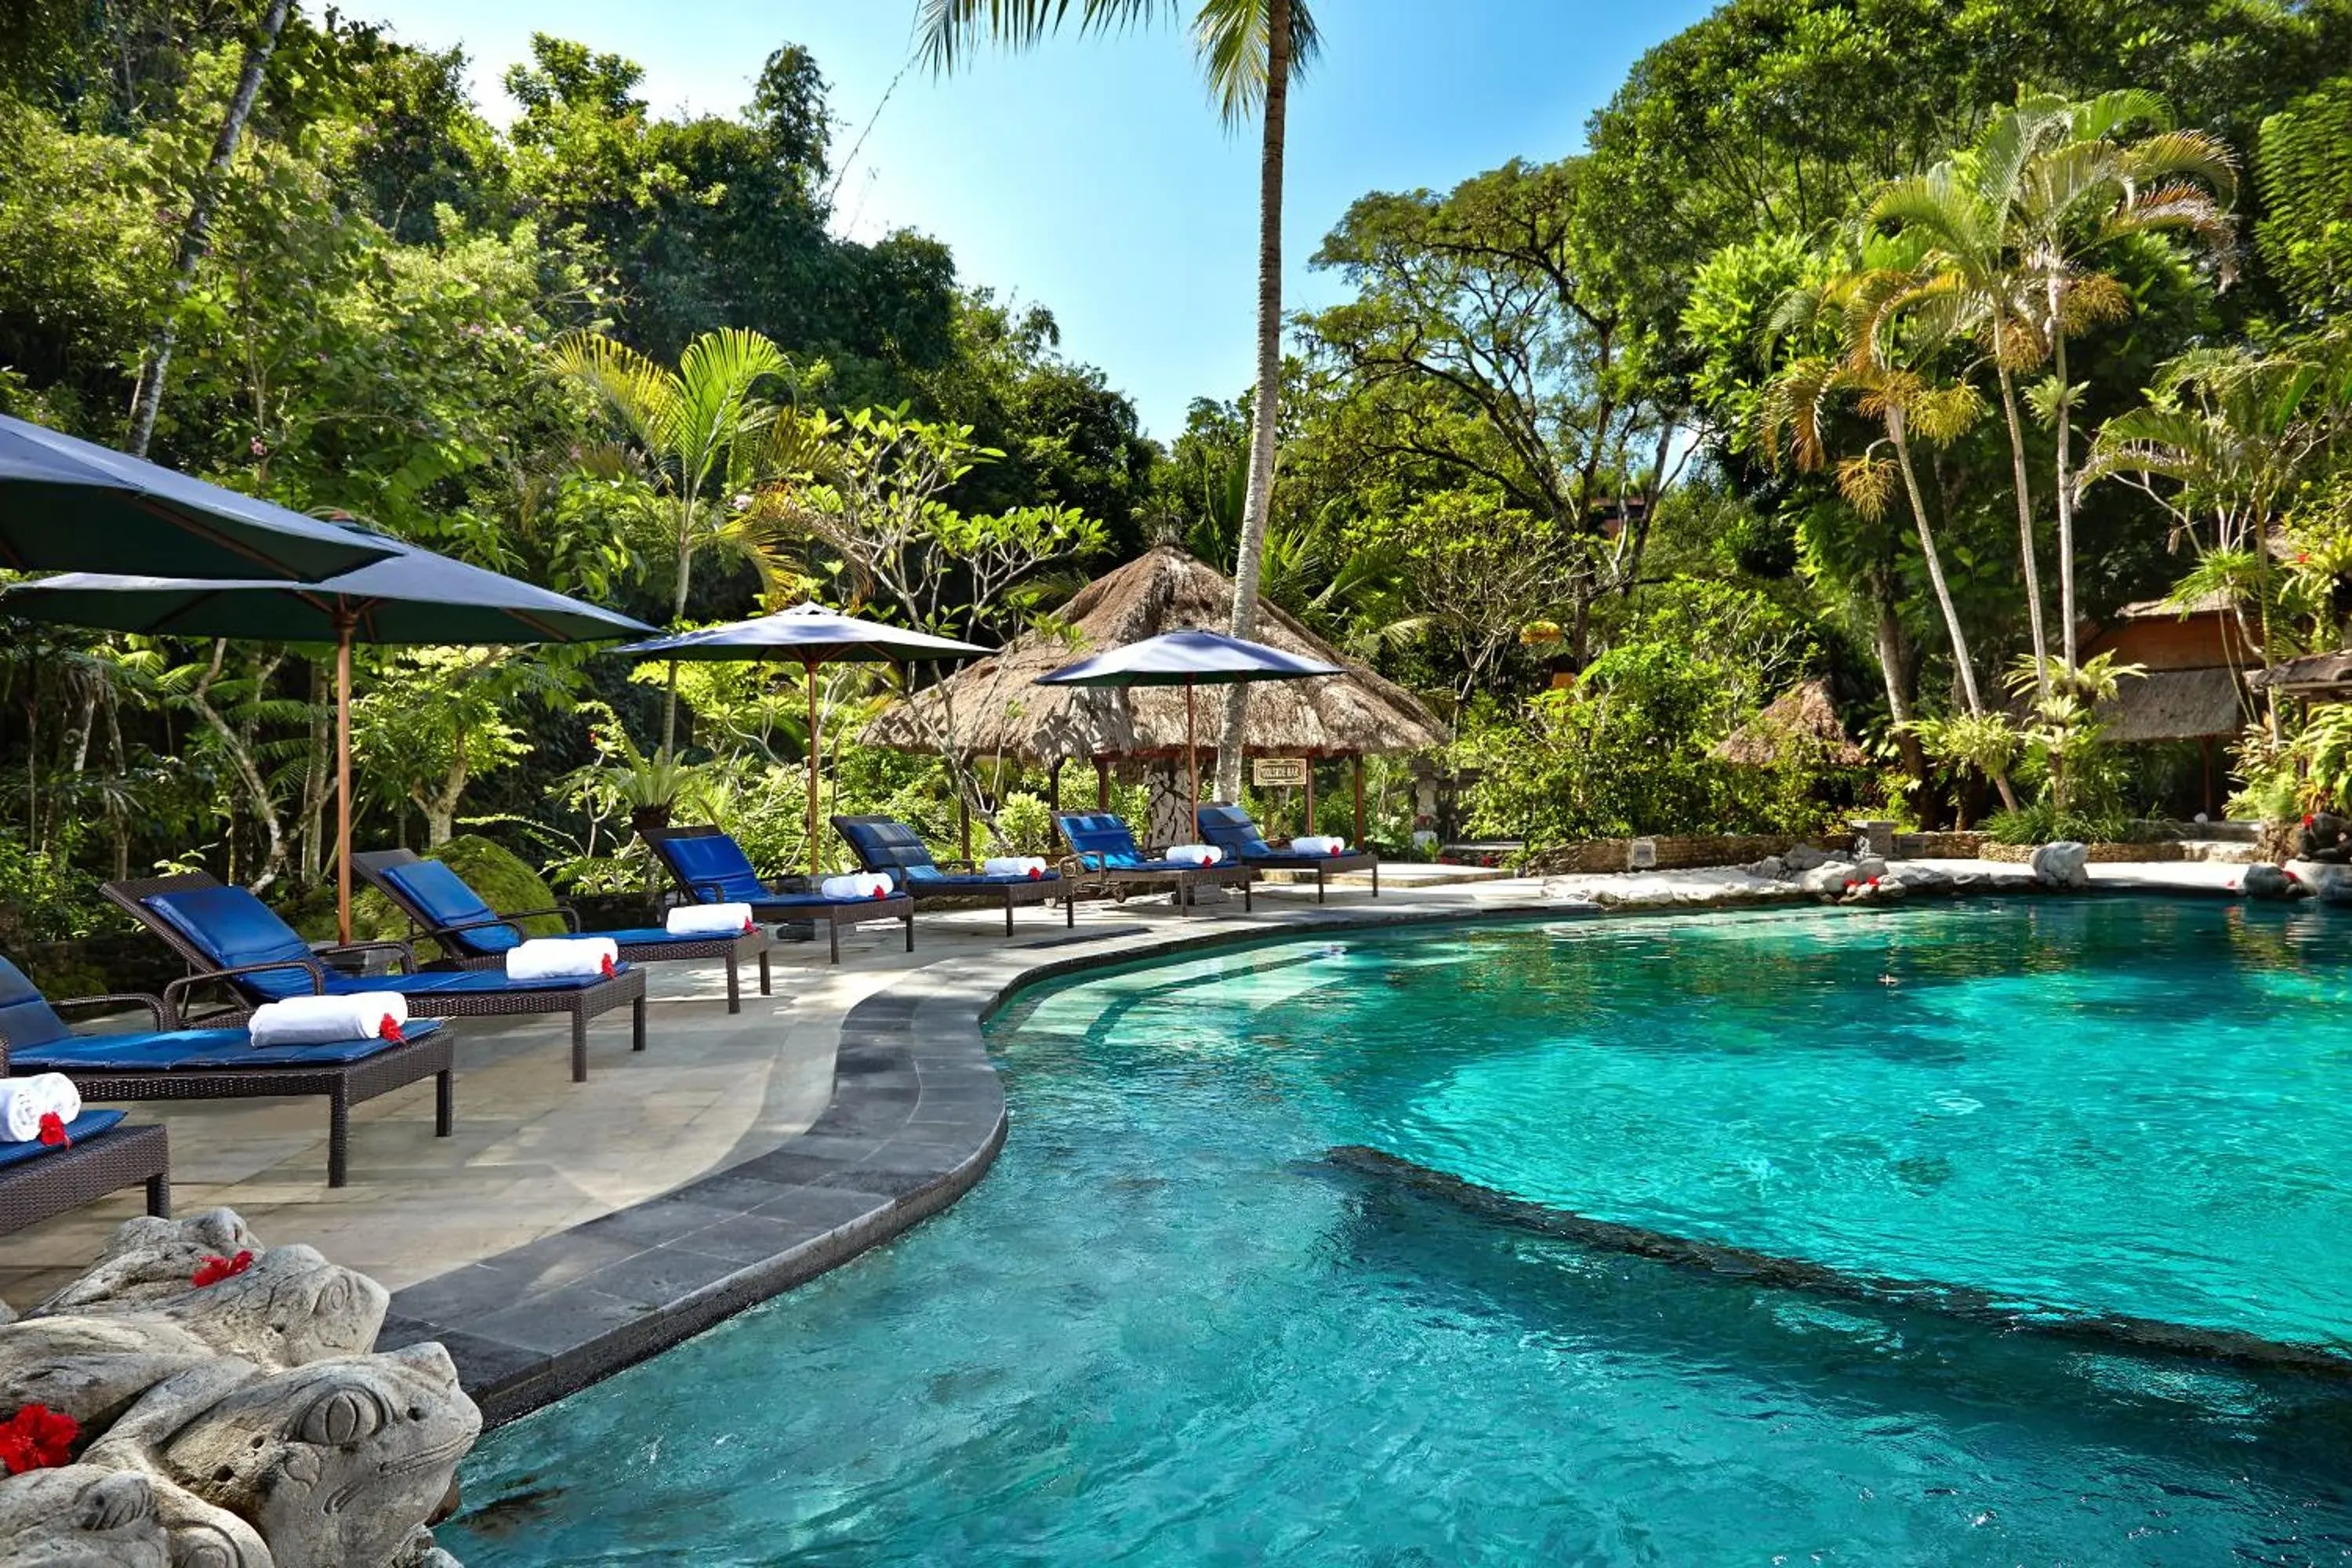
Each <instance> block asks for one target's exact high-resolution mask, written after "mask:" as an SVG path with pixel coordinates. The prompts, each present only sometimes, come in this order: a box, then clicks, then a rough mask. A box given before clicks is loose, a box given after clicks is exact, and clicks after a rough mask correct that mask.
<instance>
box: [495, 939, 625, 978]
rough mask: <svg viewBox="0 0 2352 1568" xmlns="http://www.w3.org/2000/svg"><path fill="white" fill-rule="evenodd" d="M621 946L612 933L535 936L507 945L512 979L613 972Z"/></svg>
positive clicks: (508, 969) (590, 976)
mask: <svg viewBox="0 0 2352 1568" xmlns="http://www.w3.org/2000/svg"><path fill="white" fill-rule="evenodd" d="M620 963H621V950H620V948H619V947H618V946H617V945H616V944H615V943H614V941H613V939H612V938H611V937H609V936H541V937H533V938H532V939H531V940H530V941H529V942H524V943H523V944H522V945H521V946H520V947H510V948H509V949H507V978H508V979H509V980H573V979H588V978H593V977H594V976H596V975H599V974H610V973H613V972H614V970H615V969H617V968H619V967H620Z"/></svg>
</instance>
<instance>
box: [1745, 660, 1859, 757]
mask: <svg viewBox="0 0 2352 1568" xmlns="http://www.w3.org/2000/svg"><path fill="white" fill-rule="evenodd" d="M1790 742H1813V743H1815V744H1817V745H1819V746H1820V747H1821V748H1822V752H1823V753H1824V754H1825V755H1826V756H1827V757H1828V759H1829V761H1831V762H1832V763H1835V764H1836V765H1837V766H1839V767H1846V768H1851V767H1858V766H1860V765H1861V764H1862V763H1866V762H1868V761H1869V760H1870V753H1869V752H1865V751H1864V750H1863V749H1862V748H1861V747H1860V746H1857V745H1855V744H1854V743H1853V737H1852V736H1850V735H1848V734H1847V733H1846V732H1845V725H1844V723H1843V721H1840V720H1839V718H1838V714H1837V704H1835V703H1834V702H1832V701H1831V700H1830V689H1829V688H1828V687H1827V686H1825V685H1823V684H1822V682H1820V681H1818V680H1805V681H1800V682H1799V683H1798V684H1796V685H1794V686H1792V687H1790V688H1789V689H1788V690H1786V691H1783V692H1782V693H1780V696H1778V697H1776V698H1774V699H1773V700H1771V702H1769V704H1767V705H1766V706H1765V708H1764V709H1763V710H1762V711H1760V712H1759V713H1758V714H1757V715H1756V717H1754V718H1753V719H1750V720H1749V721H1748V722H1747V723H1745V724H1742V725H1741V726H1739V728H1738V729H1737V730H1734V731H1732V732H1731V733H1730V734H1728V735H1727V736H1725V737H1724V738H1723V740H1722V741H1721V742H1719V743H1717V746H1716V748H1715V754H1716V755H1717V756H1718V757H1721V758H1722V759H1723V760H1724V761H1725V762H1727V763H1741V764H1743V765H1745V766H1748V767H1769V766H1771V765H1772V764H1773V763H1777V762H1779V761H1780V757H1781V754H1782V753H1783V752H1785V751H1786V750H1787V749H1788V747H1789V745H1790Z"/></svg>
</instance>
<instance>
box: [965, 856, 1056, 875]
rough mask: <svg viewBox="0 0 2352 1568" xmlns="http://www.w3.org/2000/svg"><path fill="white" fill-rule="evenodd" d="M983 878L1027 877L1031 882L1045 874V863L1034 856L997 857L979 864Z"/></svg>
mask: <svg viewBox="0 0 2352 1568" xmlns="http://www.w3.org/2000/svg"><path fill="white" fill-rule="evenodd" d="M980 874H981V875H982V876H983V877H1027V878H1029V879H1032V880H1034V879H1037V878H1039V877H1042V876H1044V875H1045V861H1044V860H1043V859H1041V858H1038V857H1037V856H1034V855H997V856H992V857H991V858H988V859H986V860H982V862H981V863H980Z"/></svg>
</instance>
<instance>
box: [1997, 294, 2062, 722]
mask: <svg viewBox="0 0 2352 1568" xmlns="http://www.w3.org/2000/svg"><path fill="white" fill-rule="evenodd" d="M1992 353H1993V365H1994V369H1995V370H1996V371H1997V372H1998V373H1999V374H2000V409H2001V413H2002V415H2003V416H2005V417H2006V418H2007V419H2008V421H2009V466H2010V479H2011V483H2012V484H2013V485H2014V486H2015V487H2016V489H2017V549H2018V555H2019V558H2020V559H2021V561H2022V562H2023V563H2024V564H2025V613H2026V620H2027V622H2028V624H2029V625H2030V626H2031V627H2032V633H2033V677H2034V685H2035V687H2036V688H2037V689H2039V690H2040V691H2041V692H2042V695H2044V696H2047V695H2048V694H2049V691H2050V638H2049V636H2048V634H2047V633H2045V632H2044V631H2043V630H2042V568H2041V567H2040V566H2039V565H2037V564H2036V563H2035V562H2034V559H2033V492H2032V489H2031V488H2030V487H2029V485H2028V483H2027V480H2026V476H2025V426H2023V425H2022V424H2021V423H2020V422H2019V420H2018V417H2017V384H2016V382H2015V381H2013V380H2012V379H2011V377H2010V374H2009V367H2008V366H2007V365H2005V364H2002V363H2000V353H2001V342H2000V327H1999V326H1998V325H1996V326H1995V327H1994V328H1993V350H1992Z"/></svg>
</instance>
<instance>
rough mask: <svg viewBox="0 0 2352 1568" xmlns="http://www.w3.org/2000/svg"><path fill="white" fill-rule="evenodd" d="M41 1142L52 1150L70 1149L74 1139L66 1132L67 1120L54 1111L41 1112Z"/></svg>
mask: <svg viewBox="0 0 2352 1568" xmlns="http://www.w3.org/2000/svg"><path fill="white" fill-rule="evenodd" d="M41 1142H44V1143H46V1144H47V1145H48V1146H49V1147H50V1148H52V1149H70V1148H72V1147H73V1137H72V1135H71V1134H70V1133H68V1132H67V1131H66V1119H65V1118H64V1117H62V1116H59V1115H58V1113H57V1112H56V1111H54V1110H44V1111H42V1112H41Z"/></svg>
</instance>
